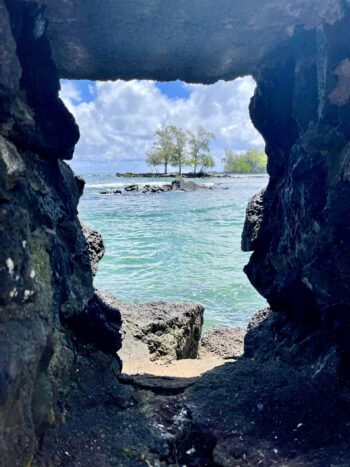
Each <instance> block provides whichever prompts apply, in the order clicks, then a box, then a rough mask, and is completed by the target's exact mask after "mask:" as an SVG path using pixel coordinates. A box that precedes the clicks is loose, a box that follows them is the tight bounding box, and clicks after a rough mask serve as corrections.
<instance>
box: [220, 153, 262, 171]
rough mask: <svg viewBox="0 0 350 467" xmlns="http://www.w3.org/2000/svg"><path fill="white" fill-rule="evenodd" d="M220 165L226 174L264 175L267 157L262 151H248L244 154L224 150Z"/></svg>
mask: <svg viewBox="0 0 350 467" xmlns="http://www.w3.org/2000/svg"><path fill="white" fill-rule="evenodd" d="M222 163H223V165H224V169H225V172H227V173H237V174H261V173H266V165H267V156H266V154H265V152H264V150H263V149H250V150H249V151H247V152H245V153H244V154H237V153H235V152H234V151H233V150H232V149H225V157H224V158H223V160H222Z"/></svg>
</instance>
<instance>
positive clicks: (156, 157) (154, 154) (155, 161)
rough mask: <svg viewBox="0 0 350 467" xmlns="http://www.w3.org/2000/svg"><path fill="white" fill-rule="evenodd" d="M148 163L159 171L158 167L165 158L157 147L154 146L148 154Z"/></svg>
mask: <svg viewBox="0 0 350 467" xmlns="http://www.w3.org/2000/svg"><path fill="white" fill-rule="evenodd" d="M146 163H147V165H149V166H151V167H152V168H154V169H156V172H157V167H159V166H160V165H162V164H163V158H162V155H161V153H160V151H159V150H158V148H156V147H154V146H153V147H152V148H151V149H150V150H149V151H148V152H147V155H146Z"/></svg>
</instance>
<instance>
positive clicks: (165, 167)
mask: <svg viewBox="0 0 350 467" xmlns="http://www.w3.org/2000/svg"><path fill="white" fill-rule="evenodd" d="M164 173H165V175H166V174H167V173H168V163H167V162H164Z"/></svg>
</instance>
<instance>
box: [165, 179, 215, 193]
mask: <svg viewBox="0 0 350 467" xmlns="http://www.w3.org/2000/svg"><path fill="white" fill-rule="evenodd" d="M207 188H208V187H206V186H205V185H199V184H198V183H194V182H191V181H189V182H188V181H184V180H174V181H173V182H172V184H171V190H172V191H196V190H206V189H207Z"/></svg>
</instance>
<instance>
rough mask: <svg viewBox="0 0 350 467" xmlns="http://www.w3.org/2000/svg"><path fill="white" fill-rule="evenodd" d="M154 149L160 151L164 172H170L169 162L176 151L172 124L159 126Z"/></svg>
mask: <svg viewBox="0 0 350 467" xmlns="http://www.w3.org/2000/svg"><path fill="white" fill-rule="evenodd" d="M155 137H156V140H155V142H154V150H155V151H157V152H158V154H159V157H160V159H161V161H162V163H163V164H164V173H165V174H167V173H168V164H169V163H170V161H171V157H172V154H173V152H174V148H173V141H172V132H171V127H170V125H168V126H166V127H163V128H159V129H158V130H157V131H156V133H155Z"/></svg>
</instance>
